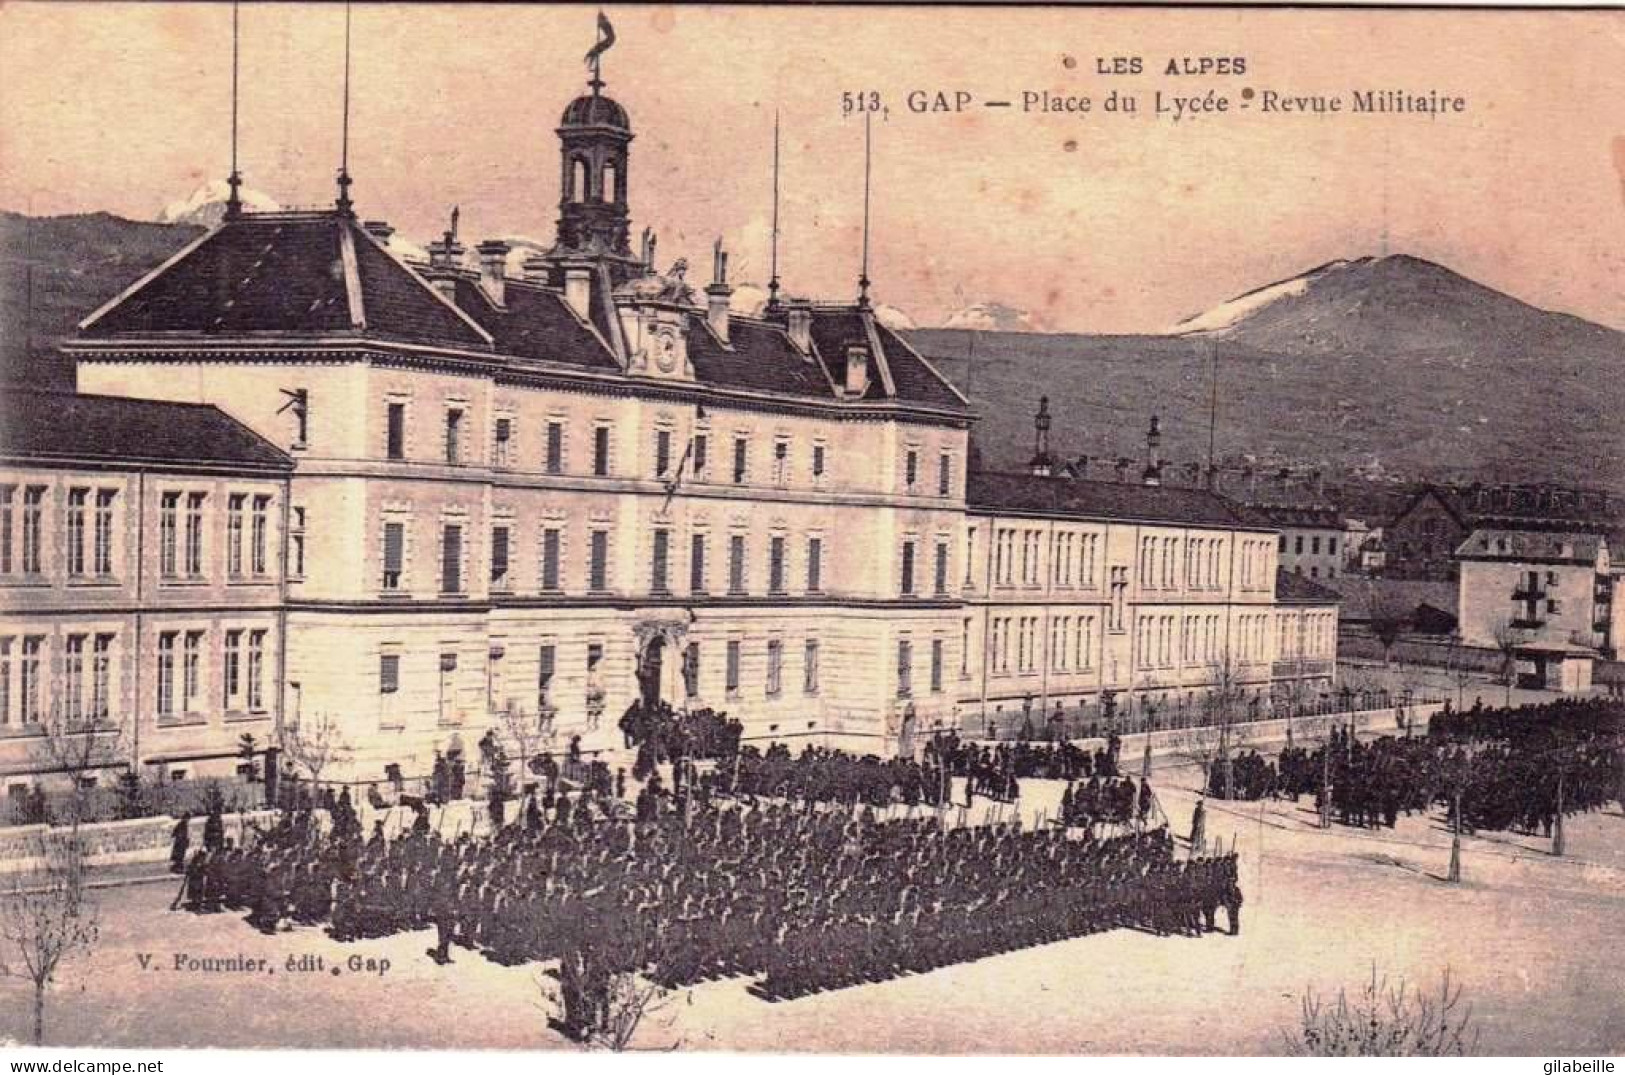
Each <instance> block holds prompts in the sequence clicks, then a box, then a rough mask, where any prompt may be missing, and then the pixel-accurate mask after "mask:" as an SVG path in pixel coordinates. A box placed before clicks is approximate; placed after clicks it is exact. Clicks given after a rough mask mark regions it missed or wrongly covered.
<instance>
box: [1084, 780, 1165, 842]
mask: <svg viewBox="0 0 1625 1075" xmlns="http://www.w3.org/2000/svg"><path fill="white" fill-rule="evenodd" d="M1157 809H1158V807H1157V797H1156V793H1155V792H1153V791H1152V790H1151V781H1150V780H1141V781H1140V782H1139V783H1138V784H1136V783H1135V782H1134V778H1133V777H1127V776H1109V777H1106V778H1105V779H1101V778H1100V777H1098V776H1092V777H1090V778H1089V779H1088V780H1087V781H1085V782H1083V783H1068V784H1067V786H1066V788H1065V789H1064V790H1063V791H1062V792H1061V818H1062V819H1063V820H1064V821H1065V823H1066V824H1067V825H1070V826H1074V827H1076V828H1081V829H1084V830H1086V831H1090V832H1093V831H1094V830H1095V829H1096V828H1097V827H1099V826H1110V825H1115V826H1124V825H1139V826H1142V827H1143V826H1145V825H1146V824H1147V823H1148V822H1150V821H1151V820H1152V817H1153V814H1154V812H1156V811H1157Z"/></svg>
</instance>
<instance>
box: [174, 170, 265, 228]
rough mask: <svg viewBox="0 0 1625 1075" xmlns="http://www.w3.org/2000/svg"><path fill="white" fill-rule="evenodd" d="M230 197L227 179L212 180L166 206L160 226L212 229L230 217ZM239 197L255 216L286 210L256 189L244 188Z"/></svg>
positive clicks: (239, 192) (238, 194) (244, 206)
mask: <svg viewBox="0 0 1625 1075" xmlns="http://www.w3.org/2000/svg"><path fill="white" fill-rule="evenodd" d="M230 197H231V185H230V184H228V183H227V182H226V181H225V180H224V179H213V180H210V181H209V182H207V183H204V184H203V185H202V186H200V187H198V188H197V189H196V190H194V191H193V192H192V193H191V194H189V195H187V196H186V197H184V198H182V199H181V200H180V201H175V202H170V203H169V204H168V205H166V206H164V208H163V210H162V211H161V212H160V213H159V214H158V223H160V224H201V225H203V226H204V227H208V228H212V227H214V226H215V225H216V224H218V223H220V221H221V219H222V218H223V217H224V216H225V215H226V201H227V200H228V199H229V198H230ZM237 197H238V199H239V200H240V201H241V202H242V203H243V208H245V209H247V210H248V211H249V212H251V213H274V212H276V211H277V210H278V209H280V208H282V207H281V206H280V205H278V204H277V203H276V200H275V199H274V198H272V197H271V196H270V195H269V194H265V193H263V192H261V191H258V190H255V189H254V188H253V187H242V188H240V189H239V190H238V192H237Z"/></svg>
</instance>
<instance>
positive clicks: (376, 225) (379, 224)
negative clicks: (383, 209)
mask: <svg viewBox="0 0 1625 1075" xmlns="http://www.w3.org/2000/svg"><path fill="white" fill-rule="evenodd" d="M361 228H362V230H363V231H365V232H366V233H367V234H368V235H370V236H372V237H373V238H374V239H377V240H378V241H379V242H381V243H388V242H389V237H390V236H391V235H394V234H395V229H394V228H392V227H390V226H389V224H388V223H387V222H386V221H382V220H368V221H364V222H363V223H362V225H361Z"/></svg>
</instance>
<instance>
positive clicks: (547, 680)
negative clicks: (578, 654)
mask: <svg viewBox="0 0 1625 1075" xmlns="http://www.w3.org/2000/svg"><path fill="white" fill-rule="evenodd" d="M557 658H558V650H557V648H556V647H554V646H553V644H552V643H548V644H546V645H544V646H542V647H541V649H539V650H537V652H536V712H538V713H548V712H551V711H552V709H553V672H554V668H555V667H556V661H557Z"/></svg>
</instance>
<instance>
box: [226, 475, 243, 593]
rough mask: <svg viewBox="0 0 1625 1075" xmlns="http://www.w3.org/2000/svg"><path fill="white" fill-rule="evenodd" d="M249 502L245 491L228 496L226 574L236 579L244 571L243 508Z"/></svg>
mask: <svg viewBox="0 0 1625 1075" xmlns="http://www.w3.org/2000/svg"><path fill="white" fill-rule="evenodd" d="M247 503H248V497H247V495H246V494H244V493H232V494H231V495H230V496H229V497H227V498H226V574H227V575H228V576H230V577H231V578H234V579H235V578H240V577H241V576H242V573H243V508H244V506H245V505H246V504H247Z"/></svg>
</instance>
